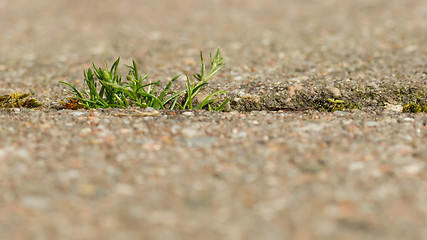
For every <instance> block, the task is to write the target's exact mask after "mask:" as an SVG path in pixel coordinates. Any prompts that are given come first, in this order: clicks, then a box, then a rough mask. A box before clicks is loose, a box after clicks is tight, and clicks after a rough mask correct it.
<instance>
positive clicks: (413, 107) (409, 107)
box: [402, 103, 427, 113]
mask: <svg viewBox="0 0 427 240" xmlns="http://www.w3.org/2000/svg"><path fill="white" fill-rule="evenodd" d="M402 112H411V113H418V112H425V113H427V105H418V104H415V103H410V104H406V105H405V106H404V107H403V109H402Z"/></svg>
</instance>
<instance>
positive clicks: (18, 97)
mask: <svg viewBox="0 0 427 240" xmlns="http://www.w3.org/2000/svg"><path fill="white" fill-rule="evenodd" d="M29 96H30V93H18V92H15V93H13V94H11V95H3V96H0V108H19V107H25V108H36V107H40V106H41V103H39V102H38V101H37V100H36V99H35V98H30V97H29Z"/></svg>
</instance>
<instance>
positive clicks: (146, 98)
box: [59, 49, 229, 111]
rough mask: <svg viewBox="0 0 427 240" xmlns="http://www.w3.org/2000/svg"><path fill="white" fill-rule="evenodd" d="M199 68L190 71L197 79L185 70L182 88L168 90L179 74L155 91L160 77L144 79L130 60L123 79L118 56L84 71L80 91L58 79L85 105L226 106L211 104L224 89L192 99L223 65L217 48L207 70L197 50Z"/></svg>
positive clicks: (96, 106)
mask: <svg viewBox="0 0 427 240" xmlns="http://www.w3.org/2000/svg"><path fill="white" fill-rule="evenodd" d="M200 56H201V57H200V58H201V64H202V67H201V71H200V73H196V74H193V76H194V78H196V80H197V81H198V82H196V83H195V82H194V81H193V82H191V83H190V79H189V77H188V75H187V74H186V77H187V82H186V84H185V86H186V89H184V90H181V91H171V90H170V89H171V87H172V84H173V83H174V82H175V81H176V80H177V79H178V78H179V77H180V75H178V76H175V77H173V78H172V79H171V80H170V81H169V83H168V84H167V85H166V87H165V88H164V89H163V90H162V91H161V92H157V89H158V86H159V84H160V81H157V82H148V83H147V82H145V81H146V79H147V76H148V75H140V74H139V72H138V68H137V65H136V63H135V61H134V60H132V65H131V66H129V65H126V67H127V68H128V69H129V73H128V74H127V76H126V80H127V81H124V82H122V76H121V75H120V74H118V73H117V67H118V65H119V61H120V58H118V59H117V60H116V61H115V62H114V63H113V65H112V66H111V68H109V67H108V65H107V63H105V69H102V68H100V67H97V66H96V65H95V64H94V63H93V70H92V69H90V68H89V69H88V70H87V71H84V72H83V73H84V90H83V91H79V90H78V89H77V88H76V87H75V86H74V85H72V84H70V83H68V82H64V81H59V82H60V83H62V84H65V85H67V86H69V87H70V88H71V89H72V90H73V92H74V94H75V96H74V97H73V99H75V100H78V102H79V104H81V105H83V106H84V107H85V108H87V109H90V108H113V107H120V108H126V107H129V106H131V105H136V106H138V107H141V108H147V107H152V108H155V109H165V108H169V109H176V108H179V109H207V110H209V111H222V110H224V108H225V105H226V104H227V102H228V100H229V99H226V100H225V101H224V102H223V103H222V104H220V105H218V106H212V103H213V102H214V101H215V100H216V98H215V96H216V95H218V94H221V93H226V92H225V91H216V92H214V93H211V94H209V95H208V96H207V97H206V98H205V99H204V100H203V101H202V102H200V103H198V104H197V105H195V106H194V104H193V99H194V98H195V97H196V95H197V94H198V93H199V91H200V90H201V89H202V88H203V87H205V86H207V85H208V84H209V80H211V79H212V77H213V76H215V74H216V73H218V71H219V70H221V68H222V67H223V66H224V65H225V63H224V60H223V58H222V57H221V53H220V51H219V49H218V50H217V52H216V54H215V56H214V57H212V53H211V54H210V68H211V69H210V71H209V72H208V73H207V72H206V66H205V63H204V59H203V53H200ZM182 95H183V96H184V100H183V101H181V102H180V101H179V100H180V97H181V96H182Z"/></svg>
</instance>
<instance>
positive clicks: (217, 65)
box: [178, 49, 229, 111]
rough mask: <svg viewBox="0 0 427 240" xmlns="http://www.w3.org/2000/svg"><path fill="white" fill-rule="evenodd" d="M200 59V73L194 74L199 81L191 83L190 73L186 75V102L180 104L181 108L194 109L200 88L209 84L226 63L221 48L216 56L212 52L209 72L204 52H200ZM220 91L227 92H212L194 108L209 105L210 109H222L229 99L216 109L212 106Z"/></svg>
mask: <svg viewBox="0 0 427 240" xmlns="http://www.w3.org/2000/svg"><path fill="white" fill-rule="evenodd" d="M200 61H201V63H202V67H201V70H200V73H196V74H193V76H194V78H196V79H197V81H198V82H194V81H193V82H191V83H190V78H189V77H188V75H186V77H187V82H186V84H185V86H186V90H185V102H184V104H183V105H180V104H178V105H179V107H180V108H181V109H187V108H188V109H193V99H194V97H195V96H196V95H197V93H199V91H200V89H201V88H202V87H203V86H206V85H208V81H209V80H210V79H211V78H212V77H213V76H214V75H215V74H216V73H217V72H218V71H219V70H221V68H223V67H224V65H225V63H224V59H223V58H222V57H221V53H220V51H219V49H218V50H217V51H216V54H215V57H214V58H212V53H211V54H210V63H211V69H210V71H209V73H207V72H206V65H205V61H204V59H203V53H202V52H200ZM220 93H226V92H225V91H216V92H214V93H211V94H209V95H208V96H207V97H206V98H205V99H204V100H203V101H202V102H201V103H199V104H198V105H197V106H195V107H194V108H195V109H203V108H205V107H207V108H208V109H209V111H212V110H215V111H221V110H222V109H224V107H225V105H226V104H227V102H228V101H229V99H226V100H225V101H224V102H223V103H222V104H221V105H219V106H217V107H215V108H214V109H212V106H211V103H212V102H214V101H215V100H216V98H214V96H215V95H217V94H220Z"/></svg>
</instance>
